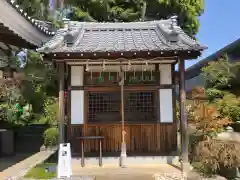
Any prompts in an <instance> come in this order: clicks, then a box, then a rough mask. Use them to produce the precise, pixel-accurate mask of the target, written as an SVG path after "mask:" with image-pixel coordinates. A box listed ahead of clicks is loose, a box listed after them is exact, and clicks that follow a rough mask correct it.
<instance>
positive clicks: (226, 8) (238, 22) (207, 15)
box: [186, 0, 240, 67]
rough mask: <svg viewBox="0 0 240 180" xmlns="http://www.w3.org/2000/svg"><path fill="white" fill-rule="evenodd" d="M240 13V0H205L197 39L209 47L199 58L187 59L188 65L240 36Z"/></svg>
mask: <svg viewBox="0 0 240 180" xmlns="http://www.w3.org/2000/svg"><path fill="white" fill-rule="evenodd" d="M239 14H240V0H229V1H227V0H205V12H204V14H203V15H202V16H201V17H200V30H199V33H198V34H197V39H198V40H199V41H200V42H201V43H203V44H205V45H207V46H208V49H207V50H205V51H204V53H203V55H202V57H200V58H199V59H198V60H192V61H187V63H186V67H189V66H191V65H193V64H195V63H196V62H197V61H199V60H201V59H203V58H204V57H207V56H209V55H211V54H212V53H214V52H215V51H217V50H219V49H221V48H222V47H224V46H226V45H227V44H229V43H231V42H233V41H235V40H237V39H238V38H240V18H239Z"/></svg>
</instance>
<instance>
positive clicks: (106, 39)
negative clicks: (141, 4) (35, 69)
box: [38, 17, 206, 56]
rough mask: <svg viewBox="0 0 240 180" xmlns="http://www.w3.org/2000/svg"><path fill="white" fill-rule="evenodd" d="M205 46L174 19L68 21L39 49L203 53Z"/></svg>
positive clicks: (55, 51)
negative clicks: (102, 21) (126, 21)
mask: <svg viewBox="0 0 240 180" xmlns="http://www.w3.org/2000/svg"><path fill="white" fill-rule="evenodd" d="M205 48H206V47H205V46H203V45H201V44H200V43H199V42H198V41H195V40H193V39H192V38H190V37H189V36H188V35H187V34H186V33H184V32H183V30H182V29H181V28H180V27H179V26H177V22H176V17H172V18H170V19H167V20H159V21H147V22H130V23H89V22H74V21H70V22H69V23H68V27H66V28H64V29H60V30H58V31H57V32H56V35H55V36H54V37H53V38H52V39H51V40H50V41H49V42H47V43H46V44H44V45H43V46H42V47H41V48H39V49H38V51H39V52H43V53H63V52H64V53H83V56H84V53H103V52H109V53H111V52H121V53H122V52H123V53H124V52H135V53H137V52H141V51H146V52H149V51H150V52H154V51H155V52H156V51H158V52H159V51H162V53H164V52H166V51H172V52H173V54H174V52H175V54H176V53H177V52H179V51H181V52H182V51H189V53H190V51H198V52H199V51H202V50H204V49H205Z"/></svg>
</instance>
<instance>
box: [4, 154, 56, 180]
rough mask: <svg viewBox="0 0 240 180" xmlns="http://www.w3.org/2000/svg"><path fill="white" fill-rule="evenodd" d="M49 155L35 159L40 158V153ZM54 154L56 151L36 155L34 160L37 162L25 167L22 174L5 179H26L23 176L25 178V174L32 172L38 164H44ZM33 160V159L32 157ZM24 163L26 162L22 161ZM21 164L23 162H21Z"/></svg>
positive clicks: (21, 171)
mask: <svg viewBox="0 0 240 180" xmlns="http://www.w3.org/2000/svg"><path fill="white" fill-rule="evenodd" d="M48 152H49V154H47V155H45V156H44V157H42V158H41V157H40V158H37V159H35V157H37V156H39V155H40V153H48ZM53 153H55V151H40V152H38V153H36V154H34V155H33V156H34V157H32V158H33V160H35V161H34V162H33V163H30V164H29V165H28V166H27V167H23V169H21V170H20V172H18V173H17V175H14V176H9V177H7V178H4V180H21V179H24V178H23V176H25V174H26V173H27V172H28V171H29V170H30V169H32V168H33V167H34V166H36V165H37V164H40V163H41V162H43V161H44V160H46V159H47V158H48V157H49V156H51V155H52V154H53ZM30 158H31V157H30ZM22 162H24V160H23V161H22ZM20 163H21V162H20Z"/></svg>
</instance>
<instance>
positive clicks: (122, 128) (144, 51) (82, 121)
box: [37, 17, 206, 161]
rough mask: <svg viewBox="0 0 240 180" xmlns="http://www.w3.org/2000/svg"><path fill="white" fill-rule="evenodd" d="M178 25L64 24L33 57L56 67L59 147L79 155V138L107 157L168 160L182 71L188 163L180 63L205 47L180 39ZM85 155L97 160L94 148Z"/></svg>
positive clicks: (172, 147) (172, 20) (173, 141)
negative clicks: (62, 143)
mask: <svg viewBox="0 0 240 180" xmlns="http://www.w3.org/2000/svg"><path fill="white" fill-rule="evenodd" d="M176 19H177V18H176V17H172V18H170V19H167V20H159V21H149V22H130V23H90V22H73V21H69V22H68V23H66V27H64V28H63V29H60V30H58V31H57V32H56V34H55V35H54V37H53V38H52V39H51V40H50V41H48V42H47V43H45V44H44V45H43V46H42V47H41V48H39V49H37V51H38V52H41V53H43V54H44V59H45V60H48V61H50V62H54V63H55V64H56V65H57V67H58V74H59V75H58V76H59V86H60V87H59V88H60V92H59V122H60V124H59V126H60V130H61V134H60V139H61V140H62V141H64V137H67V138H66V139H67V142H70V143H71V148H72V151H73V153H76V154H78V153H80V152H81V146H80V141H79V139H78V137H79V136H80V137H81V136H83V137H84V136H102V137H104V139H103V144H102V151H103V153H106V154H107V153H109V154H110V155H111V154H114V153H117V154H119V155H120V152H121V156H122V155H123V156H124V154H125V155H126V154H127V155H129V154H133V155H134V154H138V153H139V154H141V153H145V154H147V153H149V154H150V153H155V154H157V155H162V156H167V155H169V154H170V153H171V152H173V151H176V150H177V122H176V92H175V78H176V73H175V65H176V64H177V63H179V73H177V74H178V75H179V77H178V78H179V80H180V81H179V82H180V108H181V111H180V114H181V132H182V145H183V146H182V148H183V149H182V156H183V160H185V161H187V145H188V138H187V118H186V114H185V99H186V93H185V78H184V73H185V65H184V64H185V63H184V62H185V60H189V59H196V58H197V57H198V56H200V55H201V52H202V51H203V50H204V49H205V48H206V47H205V46H203V45H201V44H200V43H199V42H198V41H196V40H193V39H192V38H190V37H189V36H188V35H187V34H186V33H184V32H183V30H182V29H181V28H180V27H179V26H178V25H177V20H176ZM64 91H67V92H68V98H67V99H68V101H67V103H66V104H65V103H64ZM65 106H66V107H65ZM65 114H66V115H67V118H64V116H65ZM65 119H67V120H66V121H67V132H64V131H63V124H64V121H65ZM84 151H85V152H91V153H94V152H99V145H98V143H97V142H94V141H86V142H85V146H84Z"/></svg>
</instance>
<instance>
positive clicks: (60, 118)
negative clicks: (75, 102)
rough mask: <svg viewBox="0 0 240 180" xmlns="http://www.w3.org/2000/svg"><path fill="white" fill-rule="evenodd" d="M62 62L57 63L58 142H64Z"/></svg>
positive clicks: (63, 68)
mask: <svg viewBox="0 0 240 180" xmlns="http://www.w3.org/2000/svg"><path fill="white" fill-rule="evenodd" d="M64 73H65V67H64V63H59V64H58V77H59V110H58V113H59V114H58V123H59V124H58V128H59V143H64V137H65V136H64V135H65V134H64V116H65V113H64V111H65V107H64V106H65V103H64V80H65V78H64Z"/></svg>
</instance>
